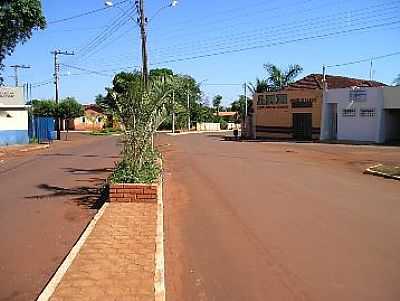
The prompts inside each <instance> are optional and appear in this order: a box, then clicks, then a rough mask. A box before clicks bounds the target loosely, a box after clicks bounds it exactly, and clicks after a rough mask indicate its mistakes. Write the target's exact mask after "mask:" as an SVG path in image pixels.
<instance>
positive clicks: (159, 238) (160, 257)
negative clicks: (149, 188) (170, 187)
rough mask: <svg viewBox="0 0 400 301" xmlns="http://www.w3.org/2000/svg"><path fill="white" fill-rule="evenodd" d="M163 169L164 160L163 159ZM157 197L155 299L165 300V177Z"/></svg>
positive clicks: (157, 300)
mask: <svg viewBox="0 0 400 301" xmlns="http://www.w3.org/2000/svg"><path fill="white" fill-rule="evenodd" d="M161 169H162V161H161ZM158 185H159V186H158V189H159V191H158V199H157V229H156V232H157V234H156V255H155V271H154V299H155V301H165V298H166V296H165V263H164V202H163V177H162V176H161V179H160V183H159V184H158Z"/></svg>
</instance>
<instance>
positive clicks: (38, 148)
mask: <svg viewBox="0 0 400 301" xmlns="http://www.w3.org/2000/svg"><path fill="white" fill-rule="evenodd" d="M49 147H50V144H43V145H38V146H34V147H30V148H24V149H20V150H19V151H20V152H30V151H36V150H40V149H46V148H49Z"/></svg>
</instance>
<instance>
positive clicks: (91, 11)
mask: <svg viewBox="0 0 400 301" xmlns="http://www.w3.org/2000/svg"><path fill="white" fill-rule="evenodd" d="M128 1H129V0H122V1H119V2H117V3H114V5H113V6H104V7H102V8H97V9H94V10H90V11H87V12H84V13H80V14H77V15H74V16H70V17H66V18H62V19H58V20H53V21H49V22H47V24H48V25H52V24H58V23H63V22H67V21H71V20H74V19H78V18H81V17H86V16H89V15H93V14H96V13H98V12H101V11H104V10H107V9H110V8H113V7H115V6H118V5H121V4H123V3H125V2H128Z"/></svg>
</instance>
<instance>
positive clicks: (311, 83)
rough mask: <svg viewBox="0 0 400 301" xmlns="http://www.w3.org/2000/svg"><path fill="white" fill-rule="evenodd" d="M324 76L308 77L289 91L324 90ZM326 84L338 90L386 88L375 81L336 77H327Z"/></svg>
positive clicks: (297, 82) (292, 85) (295, 83)
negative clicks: (355, 87)
mask: <svg viewBox="0 0 400 301" xmlns="http://www.w3.org/2000/svg"><path fill="white" fill-rule="evenodd" d="M322 80H323V75H322V74H310V75H307V76H306V77H304V78H302V79H300V80H298V81H296V82H294V83H292V84H290V85H289V86H288V87H287V89H289V90H293V89H313V90H315V89H322V87H323V85H322ZM326 82H327V84H328V88H330V89H336V88H350V87H354V86H357V87H381V86H386V85H385V84H383V83H380V82H377V81H373V80H365V79H358V78H351V77H344V76H335V75H326Z"/></svg>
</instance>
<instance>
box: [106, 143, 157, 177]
mask: <svg viewBox="0 0 400 301" xmlns="http://www.w3.org/2000/svg"><path fill="white" fill-rule="evenodd" d="M158 158H159V155H158V154H157V153H156V152H152V151H149V152H148V154H146V158H145V160H144V163H143V164H141V165H140V166H139V167H138V166H136V167H135V164H134V162H132V161H131V160H122V161H120V162H118V163H117V165H116V167H115V169H114V172H113V173H112V175H111V177H110V179H109V180H110V182H111V183H154V182H156V181H157V180H158V179H159V177H160V174H161V167H160V165H159V164H158V160H157V159H158Z"/></svg>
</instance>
